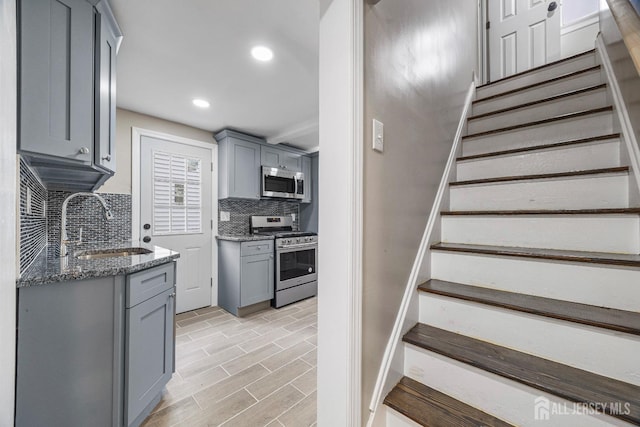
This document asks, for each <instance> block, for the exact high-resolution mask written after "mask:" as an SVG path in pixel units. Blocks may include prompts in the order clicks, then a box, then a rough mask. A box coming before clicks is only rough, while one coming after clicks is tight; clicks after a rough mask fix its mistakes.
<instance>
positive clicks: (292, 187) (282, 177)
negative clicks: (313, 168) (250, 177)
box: [261, 166, 305, 199]
mask: <svg viewBox="0 0 640 427" xmlns="http://www.w3.org/2000/svg"><path fill="white" fill-rule="evenodd" d="M261 177H262V178H261V179H262V183H261V187H262V197H279V198H284V199H304V192H305V184H304V174H303V173H302V172H294V171H290V170H286V169H280V168H272V167H270V166H262V175H261Z"/></svg>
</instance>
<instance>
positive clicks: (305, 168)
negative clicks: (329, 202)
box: [300, 156, 312, 203]
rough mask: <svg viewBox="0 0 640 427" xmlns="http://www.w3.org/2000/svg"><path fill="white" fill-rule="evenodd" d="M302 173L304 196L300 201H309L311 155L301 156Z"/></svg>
mask: <svg viewBox="0 0 640 427" xmlns="http://www.w3.org/2000/svg"><path fill="white" fill-rule="evenodd" d="M302 173H303V174H304V198H303V199H302V200H300V202H302V203H311V188H312V187H311V181H312V178H311V157H309V156H302Z"/></svg>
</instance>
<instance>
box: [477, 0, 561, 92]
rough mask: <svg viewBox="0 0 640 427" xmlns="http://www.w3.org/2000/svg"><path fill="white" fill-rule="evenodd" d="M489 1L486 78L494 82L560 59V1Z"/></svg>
mask: <svg viewBox="0 0 640 427" xmlns="http://www.w3.org/2000/svg"><path fill="white" fill-rule="evenodd" d="M551 3H552V2H551V1H550V0H489V22H490V28H489V68H490V70H489V74H490V78H491V81H496V80H499V79H502V78H504V77H508V76H510V75H512V74H516V73H520V72H523V71H526V70H528V69H530V68H534V67H539V66H541V65H544V64H546V63H548V62H552V61H555V60H558V59H560V0H558V1H556V2H554V3H556V8H555V10H553V11H549V10H548V9H550V8H553V6H552V5H551Z"/></svg>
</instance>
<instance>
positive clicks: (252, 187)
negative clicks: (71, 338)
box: [228, 138, 260, 199]
mask: <svg viewBox="0 0 640 427" xmlns="http://www.w3.org/2000/svg"><path fill="white" fill-rule="evenodd" d="M229 150H230V152H229V154H230V163H231V164H230V165H229V170H228V174H229V177H228V178H229V197H238V198H243V199H259V198H260V145H258V144H254V143H251V142H246V141H241V140H238V139H232V138H230V145H229Z"/></svg>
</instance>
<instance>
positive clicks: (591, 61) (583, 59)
mask: <svg viewBox="0 0 640 427" xmlns="http://www.w3.org/2000/svg"><path fill="white" fill-rule="evenodd" d="M595 65H597V64H596V57H595V55H594V54H590V55H583V56H580V57H579V58H575V59H572V60H568V61H563V62H561V63H559V64H555V65H552V66H549V67H546V68H544V69H542V70H540V71H538V72H531V73H527V74H523V75H522V76H518V77H512V78H510V79H506V80H504V81H498V82H496V83H494V84H491V85H488V86H484V87H480V88H478V92H477V96H476V99H482V98H486V97H488V96H493V95H497V94H499V93H502V92H506V91H509V90H513V89H517V88H519V87H522V86H527V85H530V84H534V83H539V82H543V81H545V80H549V79H553V78H555V77H559V76H562V75H564V74H567V73H572V72H575V71H579V70H583V69H585V68H589V67H593V66H595Z"/></svg>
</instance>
